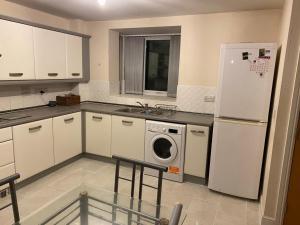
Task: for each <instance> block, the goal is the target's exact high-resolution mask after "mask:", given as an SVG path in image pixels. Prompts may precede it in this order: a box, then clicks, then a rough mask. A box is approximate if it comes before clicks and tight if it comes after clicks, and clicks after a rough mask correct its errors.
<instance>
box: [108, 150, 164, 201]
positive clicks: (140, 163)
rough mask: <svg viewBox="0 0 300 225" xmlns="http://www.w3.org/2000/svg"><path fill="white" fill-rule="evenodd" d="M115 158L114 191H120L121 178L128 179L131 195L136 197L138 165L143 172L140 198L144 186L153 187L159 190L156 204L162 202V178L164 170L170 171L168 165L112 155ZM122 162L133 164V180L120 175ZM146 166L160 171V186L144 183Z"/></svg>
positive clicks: (141, 174)
mask: <svg viewBox="0 0 300 225" xmlns="http://www.w3.org/2000/svg"><path fill="white" fill-rule="evenodd" d="M112 158H113V159H115V160H116V173H115V185H114V192H116V193H118V188H119V179H122V180H126V181H129V182H131V195H130V196H131V197H132V198H133V197H134V187H135V176H136V169H137V166H139V167H140V169H141V172H140V184H139V200H142V195H143V186H146V187H149V188H153V189H156V190H157V198H156V204H157V205H160V204H161V191H162V179H163V172H167V171H168V167H165V166H160V165H155V164H152V163H147V162H144V161H140V160H133V159H127V158H124V157H120V156H116V155H113V156H112ZM120 162H126V163H129V164H132V178H131V180H130V179H128V178H125V177H120V175H119V171H120ZM145 168H151V169H154V170H157V171H158V186H157V187H154V186H151V185H148V184H144V182H143V181H144V169H145Z"/></svg>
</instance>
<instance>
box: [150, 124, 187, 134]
mask: <svg viewBox="0 0 300 225" xmlns="http://www.w3.org/2000/svg"><path fill="white" fill-rule="evenodd" d="M146 127H147V130H148V131H152V132H156V133H166V134H168V133H169V134H173V135H181V134H182V133H183V132H184V130H185V125H182V124H179V125H178V124H170V123H163V122H157V123H153V122H152V123H147V125H146Z"/></svg>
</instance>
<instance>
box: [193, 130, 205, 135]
mask: <svg viewBox="0 0 300 225" xmlns="http://www.w3.org/2000/svg"><path fill="white" fill-rule="evenodd" d="M191 132H192V133H193V134H205V132H204V131H203V130H191Z"/></svg>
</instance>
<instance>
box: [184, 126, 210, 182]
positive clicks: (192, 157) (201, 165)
mask: <svg viewBox="0 0 300 225" xmlns="http://www.w3.org/2000/svg"><path fill="white" fill-rule="evenodd" d="M208 138H209V128H208V127H203V126H195V125H187V136H186V150H185V166H184V173H186V174H190V175H194V176H198V177H202V178H205V176H206V165H207V150H208V149H207V148H208Z"/></svg>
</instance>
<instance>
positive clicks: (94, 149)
mask: <svg viewBox="0 0 300 225" xmlns="http://www.w3.org/2000/svg"><path fill="white" fill-rule="evenodd" d="M85 125H86V127H85V128H86V131H85V141H86V152H88V153H92V154H95V155H100V156H106V157H111V152H110V146H111V115H106V114H100V113H91V112H86V113H85Z"/></svg>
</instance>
